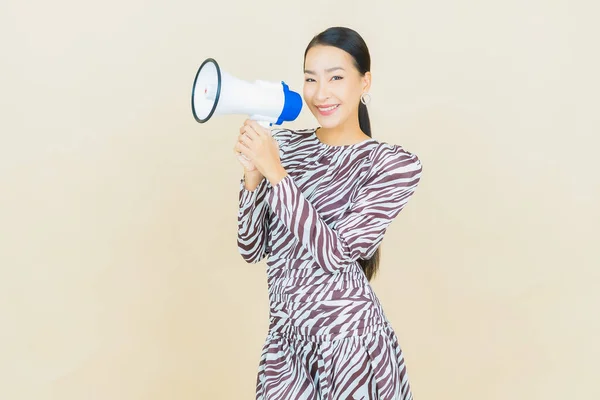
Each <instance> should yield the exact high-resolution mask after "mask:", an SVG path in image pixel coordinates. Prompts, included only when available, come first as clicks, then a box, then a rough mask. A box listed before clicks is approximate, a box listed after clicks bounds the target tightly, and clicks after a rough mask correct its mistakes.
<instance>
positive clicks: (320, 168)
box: [238, 129, 422, 400]
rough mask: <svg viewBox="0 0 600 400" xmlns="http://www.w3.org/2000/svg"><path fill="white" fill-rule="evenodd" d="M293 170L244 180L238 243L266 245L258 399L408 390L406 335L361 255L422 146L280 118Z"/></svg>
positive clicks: (398, 201) (390, 394)
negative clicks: (348, 138) (334, 142)
mask: <svg viewBox="0 0 600 400" xmlns="http://www.w3.org/2000/svg"><path fill="white" fill-rule="evenodd" d="M271 134H272V135H273V137H274V138H275V139H276V140H277V142H278V144H279V153H280V159H281V162H282V165H283V167H284V168H285V169H286V171H287V172H288V175H287V176H286V177H285V178H284V179H283V180H281V181H280V182H279V183H278V184H277V185H275V186H271V184H270V183H269V182H268V180H267V179H263V181H262V182H261V183H260V184H259V185H258V187H257V188H256V189H254V190H253V191H249V190H247V189H246V188H245V186H244V179H243V178H242V179H241V181H240V192H239V212H238V250H239V252H240V254H241V255H242V257H243V258H244V259H245V260H246V261H247V262H248V263H257V262H259V261H261V260H262V259H263V258H264V257H267V283H268V295H269V307H270V312H269V316H270V317H269V321H270V324H269V330H268V333H267V338H266V341H265V344H264V347H263V350H262V354H261V357H260V362H259V366H258V377H257V381H256V399H257V400H305V399H306V400H316V399H319V400H350V399H361V400H363V399H365V400H366V399H378V400H392V399H393V400H396V399H402V400H408V399H412V392H411V388H410V384H409V379H408V375H407V373H406V367H405V363H404V357H403V354H402V350H401V348H400V346H399V344H398V339H397V337H396V335H395V333H394V331H393V329H392V327H391V325H390V323H389V321H388V320H387V318H386V317H385V315H384V313H383V309H382V307H381V304H380V303H379V300H378V298H377V296H376V295H375V293H374V292H373V290H372V288H371V286H370V284H369V281H368V280H367V278H366V276H365V275H364V273H363V271H362V269H361V267H360V265H359V264H358V261H357V260H358V259H359V258H363V259H368V258H370V257H371V256H372V255H373V254H374V253H375V250H376V249H377V247H378V246H379V244H380V243H381V241H382V239H383V236H384V233H385V231H386V229H387V227H388V226H389V224H390V223H391V222H392V220H393V219H394V218H395V217H396V216H397V214H398V213H399V212H400V210H401V209H402V208H403V207H404V205H405V204H406V202H407V201H408V199H409V198H410V196H411V195H412V194H413V192H414V191H415V189H416V187H417V184H418V182H419V180H420V177H421V170H422V167H421V163H420V161H419V159H418V157H417V156H416V155H414V154H411V153H409V152H407V151H406V150H404V149H403V148H402V147H401V146H399V145H392V144H388V143H384V142H379V141H377V140H375V139H368V140H366V141H363V142H360V143H357V144H351V145H346V146H331V145H327V144H325V143H323V142H321V141H320V139H319V138H318V137H317V135H316V130H315V129H304V130H296V131H292V130H289V129H273V130H272V131H271Z"/></svg>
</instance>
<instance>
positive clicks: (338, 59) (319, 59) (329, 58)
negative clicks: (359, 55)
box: [304, 46, 352, 72]
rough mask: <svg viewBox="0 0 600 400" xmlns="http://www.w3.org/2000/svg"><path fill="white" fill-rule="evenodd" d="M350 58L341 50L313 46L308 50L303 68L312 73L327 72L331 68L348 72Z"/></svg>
mask: <svg viewBox="0 0 600 400" xmlns="http://www.w3.org/2000/svg"><path fill="white" fill-rule="evenodd" d="M351 65H352V57H351V56H350V54H348V53H347V52H345V51H344V50H342V49H338V48H337V47H333V46H315V47H312V48H311V49H310V50H308V53H307V54H306V60H305V62H304V68H305V69H306V70H309V71H312V72H327V71H326V70H328V69H332V68H343V69H345V70H348V68H349V67H350V66H351Z"/></svg>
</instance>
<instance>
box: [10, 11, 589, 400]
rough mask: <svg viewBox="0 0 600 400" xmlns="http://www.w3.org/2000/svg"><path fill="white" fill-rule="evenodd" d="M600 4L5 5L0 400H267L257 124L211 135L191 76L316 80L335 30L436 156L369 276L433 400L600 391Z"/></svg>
mask: <svg viewBox="0 0 600 400" xmlns="http://www.w3.org/2000/svg"><path fill="white" fill-rule="evenodd" d="M597 4H598V3H597V2H592V1H587V2H586V1H567V0H562V1H558V0H556V1H550V0H543V1H542V0H538V1H527V2H523V1H516V0H508V1H502V2H500V1H476V0H471V1H467V0H460V1H444V0H429V1H423V0H421V1H416V0H413V1H382V0H371V1H368V2H365V1H360V2H359V1H322V0H321V1H304V2H282V1H275V0H271V1H265V0H262V1H256V2H251V1H205V2H202V1H176V0H173V1H170V2H166V1H165V2H148V1H146V2H144V1H141V0H137V1H136V0H120V1H114V0H105V1H103V2H81V1H65V0H62V1H54V2H42V1H26V2H17V1H15V0H8V1H7V2H6V1H5V2H4V3H3V5H2V7H1V12H0V33H1V39H0V41H1V44H2V63H1V64H0V68H1V69H2V73H1V74H0V85H1V88H2V90H1V91H2V94H1V96H0V99H1V104H0V113H1V114H2V117H1V118H0V132H1V135H2V137H1V145H0V152H1V155H0V398H2V399H7V400H17V399H19V400H20V399H32V400H43V399H60V400H81V399H98V400H107V399H111V400H113V399H114V400H117V399H123V400H134V399H144V400H158V399H161V400H163V399H178V400H184V399H251V398H254V388H255V382H256V373H257V368H258V361H259V356H260V351H261V348H262V345H263V342H264V340H265V337H266V333H267V326H268V299H267V286H266V274H265V268H266V265H265V262H264V261H263V262H261V263H259V264H256V265H251V264H246V263H245V262H244V261H243V260H242V258H241V257H240V256H239V254H238V252H237V247H236V229H237V225H236V223H237V205H238V190H239V179H240V178H241V176H242V167H241V165H240V164H239V163H238V161H237V160H236V158H235V156H234V154H233V145H234V144H235V141H236V138H237V132H238V128H239V127H240V126H241V125H242V123H243V121H244V119H245V116H243V115H242V116H222V117H219V118H215V119H213V120H211V121H209V123H207V124H203V125H201V124H198V123H197V122H196V121H195V120H194V118H193V117H192V113H191V107H190V94H191V86H192V82H193V78H194V75H195V73H196V70H197V68H198V66H199V65H200V63H201V62H202V61H203V60H204V59H205V58H207V57H214V58H215V59H217V61H218V62H219V64H220V65H221V66H222V67H223V69H224V70H226V71H227V72H229V73H231V74H233V75H235V76H237V77H239V78H242V79H245V80H254V79H263V80H271V81H279V80H284V81H286V83H288V84H289V85H290V88H291V89H293V90H296V91H299V92H301V91H302V84H303V74H302V59H303V54H304V49H305V47H306V45H307V44H308V42H309V41H310V39H311V38H312V36H313V35H315V34H317V33H318V32H320V31H322V30H323V29H325V28H327V27H329V26H334V25H345V26H349V27H352V28H354V29H356V30H357V31H358V32H359V33H361V35H362V36H363V37H364V39H365V40H366V42H367V44H368V45H369V48H370V50H371V56H372V74H373V86H372V91H371V93H372V99H373V100H372V102H371V104H370V105H369V110H370V115H371V119H372V127H373V135H374V137H375V138H377V139H379V140H381V141H386V142H389V143H395V144H401V145H402V146H404V147H405V148H406V149H407V150H409V151H411V152H414V153H416V154H417V155H418V156H419V157H420V159H421V161H422V163H423V167H424V170H423V177H422V181H421V184H420V186H419V189H418V190H417V192H416V194H415V195H414V197H413V198H412V199H411V200H410V202H409V204H408V205H407V207H406V208H405V209H404V210H403V211H402V213H401V214H400V215H399V217H398V218H397V220H396V221H395V222H394V223H393V224H392V225H391V227H390V229H389V230H388V233H387V234H386V237H385V239H384V241H383V245H382V246H383V247H382V262H381V272H380V275H379V276H378V277H377V278H376V279H375V281H374V282H373V286H374V288H375V290H376V293H377V294H378V296H379V298H380V299H381V302H382V304H383V307H384V311H385V312H386V314H387V316H388V318H389V319H390V320H391V322H392V324H393V326H394V329H395V331H396V332H397V335H398V337H399V339H400V344H401V346H402V348H403V350H404V353H405V358H406V362H407V366H408V373H409V376H410V379H411V383H412V387H413V392H414V395H415V398H416V399H420V400H424V399H459V398H460V399H473V400H480V399H490V400H492V399H506V398H511V399H565V398H568V399H598V398H600V387H599V386H598V384H597V379H598V372H599V369H598V358H599V357H600V344H598V338H599V336H600V321H599V317H598V315H599V311H598V309H599V304H600V284H599V278H600V272H599V266H600V255H599V247H600V246H599V243H600V242H599V237H600V235H599V234H598V226H599V224H600V205H599V200H600V179H599V177H598V175H599V172H600V163H599V162H598V157H597V153H598V148H599V146H600V139H599V135H598V134H599V133H600V113H599V111H598V109H599V105H600V104H599V101H598V98H599V97H598V93H600V82H599V79H598V75H597V73H598V71H600V57H599V55H598V38H599V37H600V28H599V27H598V24H597V23H596V21H595V19H596V16H597V15H598V12H599V11H600V7H599V6H598V5H597ZM315 124H316V121H315V119H314V118H313V117H312V115H311V114H310V112H309V111H308V109H307V108H305V109H304V110H303V113H302V115H301V117H300V118H299V119H298V120H297V121H295V122H293V123H290V124H287V125H285V126H287V127H290V128H304V127H313V126H315Z"/></svg>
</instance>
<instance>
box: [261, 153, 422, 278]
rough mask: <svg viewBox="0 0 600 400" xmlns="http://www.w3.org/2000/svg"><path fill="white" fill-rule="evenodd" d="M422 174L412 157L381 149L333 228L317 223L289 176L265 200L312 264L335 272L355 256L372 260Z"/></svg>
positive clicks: (419, 165)
mask: <svg viewBox="0 0 600 400" xmlns="http://www.w3.org/2000/svg"><path fill="white" fill-rule="evenodd" d="M421 171H422V167H421V163H420V161H419V159H418V158H417V156H416V155H413V154H411V153H408V152H406V151H404V150H402V149H401V147H399V146H390V147H385V148H384V151H381V152H379V154H378V155H377V156H376V160H373V168H372V171H371V173H370V176H369V177H368V179H367V182H366V183H365V184H364V185H363V187H361V188H360V190H359V191H358V193H357V196H356V199H355V200H354V201H353V204H352V206H351V207H350V209H349V210H348V212H347V213H346V214H345V215H344V216H342V217H341V219H340V220H339V221H338V223H337V225H336V227H335V229H332V228H330V227H329V226H328V225H327V224H326V223H325V222H324V221H323V220H322V219H321V217H320V216H319V214H318V212H317V210H316V209H315V207H314V206H313V205H312V203H310V202H309V201H308V200H306V198H305V197H304V195H303V193H302V192H301V191H300V189H299V188H298V187H297V186H296V184H295V183H294V180H293V179H292V177H291V176H289V175H288V176H286V177H285V178H284V179H283V180H282V181H280V182H279V183H278V184H277V185H275V186H273V188H272V190H271V191H269V192H268V193H267V196H266V201H267V202H268V204H269V205H270V207H271V208H272V209H273V212H274V213H275V214H276V215H277V216H278V217H279V218H280V219H281V220H282V221H283V223H284V224H285V225H286V226H287V227H288V229H289V230H290V232H291V233H292V234H293V235H294V237H296V239H298V240H299V241H300V242H301V243H302V245H303V246H304V247H306V249H307V250H308V251H309V252H310V253H311V254H312V255H313V257H314V258H315V260H316V261H317V264H318V265H319V266H320V267H321V268H323V269H324V270H325V271H327V272H329V273H337V272H339V271H340V270H342V269H344V268H345V267H346V266H348V265H350V264H351V263H353V262H354V261H356V260H357V259H359V258H362V259H369V258H370V257H372V256H373V254H374V253H375V250H377V247H378V246H379V244H380V243H381V241H382V240H383V236H384V234H385V231H386V230H387V227H388V226H389V225H390V224H391V222H392V221H393V220H394V218H395V217H396V216H397V215H398V213H399V212H400V211H401V210H402V208H404V206H405V205H406V203H407V201H408V199H409V198H410V196H411V195H412V194H413V192H414V191H415V189H416V187H417V185H418V183H419V180H420V176H421Z"/></svg>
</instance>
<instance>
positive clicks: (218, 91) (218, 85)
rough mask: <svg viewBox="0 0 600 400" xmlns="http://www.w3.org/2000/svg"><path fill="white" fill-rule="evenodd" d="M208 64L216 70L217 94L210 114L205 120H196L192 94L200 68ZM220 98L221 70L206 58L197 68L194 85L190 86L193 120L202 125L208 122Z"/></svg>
mask: <svg viewBox="0 0 600 400" xmlns="http://www.w3.org/2000/svg"><path fill="white" fill-rule="evenodd" d="M209 62H211V63H213V64H215V67H216V69H217V94H216V96H215V102H214V104H213V107H212V110H210V112H209V113H208V115H207V116H206V118H204V119H200V118H198V115H196V108H195V107H194V92H195V91H196V81H197V80H198V75H200V71H202V67H204V65H206V63H209ZM220 96H221V68H220V67H219V64H217V61H216V60H215V59H214V58H207V59H206V60H204V62H203V63H202V64H201V65H200V68H198V71H197V72H196V77H195V78H194V84H193V86H192V114H194V118H195V119H196V121H198V122H200V123H201V124H202V123H204V122H206V121H208V120H209V119H210V117H212V115H213V113H214V112H215V110H216V109H217V104H219V97H220Z"/></svg>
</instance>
